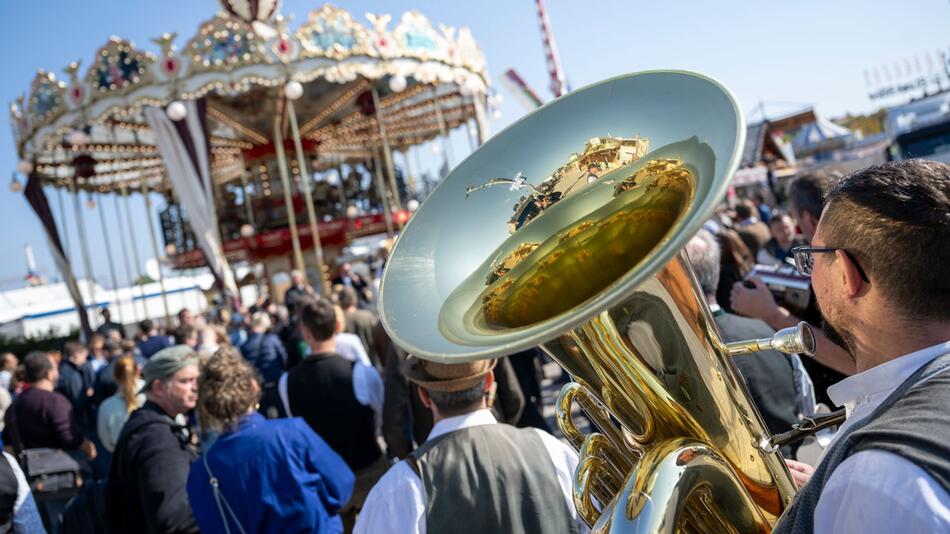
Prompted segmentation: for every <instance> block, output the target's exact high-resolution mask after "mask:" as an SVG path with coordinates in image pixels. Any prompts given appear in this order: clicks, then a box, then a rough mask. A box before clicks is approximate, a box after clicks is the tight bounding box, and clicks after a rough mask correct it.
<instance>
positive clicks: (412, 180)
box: [402, 148, 419, 196]
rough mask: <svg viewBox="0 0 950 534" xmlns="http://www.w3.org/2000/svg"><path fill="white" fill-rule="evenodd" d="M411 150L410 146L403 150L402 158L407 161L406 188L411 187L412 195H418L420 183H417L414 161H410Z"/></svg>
mask: <svg viewBox="0 0 950 534" xmlns="http://www.w3.org/2000/svg"><path fill="white" fill-rule="evenodd" d="M409 150H410V149H409V148H406V150H405V151H403V152H402V159H403V160H404V161H405V162H406V188H408V189H409V191H410V194H411V195H412V196H416V195H418V194H419V190H418V189H416V186H417V185H418V184H417V183H416V170H415V169H414V168H413V167H412V162H411V161H409Z"/></svg>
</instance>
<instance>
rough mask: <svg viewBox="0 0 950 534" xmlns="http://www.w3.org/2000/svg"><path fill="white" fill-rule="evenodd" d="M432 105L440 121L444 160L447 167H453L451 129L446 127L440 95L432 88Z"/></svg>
mask: <svg viewBox="0 0 950 534" xmlns="http://www.w3.org/2000/svg"><path fill="white" fill-rule="evenodd" d="M432 107H434V108H435V120H436V122H438V123H439V133H440V134H442V160H443V161H444V162H445V168H446V169H450V168H451V167H452V160H454V159H455V158H454V157H451V158H450V157H449V156H450V155H451V154H449V152H450V151H451V150H452V147H451V146H450V145H449V130H448V128H446V127H445V118H444V117H443V116H442V104H439V95H438V94H437V93H436V92H435V87H433V88H432Z"/></svg>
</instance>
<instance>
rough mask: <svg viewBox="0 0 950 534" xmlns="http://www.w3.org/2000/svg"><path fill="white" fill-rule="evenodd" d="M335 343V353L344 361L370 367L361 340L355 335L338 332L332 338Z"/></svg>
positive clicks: (370, 364)
mask: <svg viewBox="0 0 950 534" xmlns="http://www.w3.org/2000/svg"><path fill="white" fill-rule="evenodd" d="M333 339H334V340H335V341H336V353H337V354H339V355H340V356H343V358H344V359H346V360H349V361H351V362H360V363H362V364H363V365H367V366H369V367H372V366H373V364H372V363H371V362H370V361H369V356H368V355H367V354H366V349H365V348H364V347H363V340H361V339H360V337H359V336H357V335H356V334H350V333H348V332H340V333H339V334H337V335H336V336H335V337H334V338H333Z"/></svg>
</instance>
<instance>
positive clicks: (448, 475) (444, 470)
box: [407, 424, 578, 534]
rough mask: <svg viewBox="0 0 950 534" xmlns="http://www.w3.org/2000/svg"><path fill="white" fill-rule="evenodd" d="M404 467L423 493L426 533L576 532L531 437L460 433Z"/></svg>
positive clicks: (508, 429)
mask: <svg viewBox="0 0 950 534" xmlns="http://www.w3.org/2000/svg"><path fill="white" fill-rule="evenodd" d="M407 461H408V462H409V465H410V467H411V468H412V469H413V471H415V472H416V474H418V475H419V477H420V478H421V479H422V483H423V485H424V486H425V504H426V531H427V532H432V533H442V532H451V533H453V534H464V533H468V532H471V533H478V534H484V533H486V532H526V533H535V532H537V533H549V532H551V533H554V532H557V533H561V532H577V531H578V527H577V524H576V523H575V522H574V520H573V519H572V517H571V510H570V509H569V508H568V506H567V502H565V500H564V492H563V491H562V490H561V485H560V484H559V483H558V480H557V475H556V474H555V471H554V464H553V463H552V462H551V457H550V455H548V453H547V449H546V448H545V447H544V442H543V441H541V436H539V435H538V434H537V432H536V431H535V430H533V429H520V428H515V427H513V426H509V425H504V424H496V425H480V426H474V427H469V428H463V429H460V430H456V431H455V432H450V433H448V434H445V435H442V436H439V437H438V438H436V439H433V440H430V441H428V442H426V443H425V444H423V445H422V446H421V447H419V448H418V449H416V450H415V451H414V452H413V453H412V455H411V456H410V457H409V458H408V459H407Z"/></svg>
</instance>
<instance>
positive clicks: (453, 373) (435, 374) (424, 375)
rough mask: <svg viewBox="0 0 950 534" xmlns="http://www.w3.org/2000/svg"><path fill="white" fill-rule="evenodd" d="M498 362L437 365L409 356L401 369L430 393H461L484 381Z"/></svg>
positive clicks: (413, 381)
mask: <svg viewBox="0 0 950 534" xmlns="http://www.w3.org/2000/svg"><path fill="white" fill-rule="evenodd" d="M496 363H498V360H494V359H492V360H478V361H474V362H464V363H439V362H430V361H428V360H423V359H420V358H417V357H415V356H412V355H410V356H409V357H407V358H406V361H405V363H403V366H402V369H403V372H404V373H405V374H406V378H408V379H409V380H410V381H411V382H412V383H414V384H416V385H417V386H419V387H423V388H425V389H428V390H432V391H463V390H466V389H469V388H472V387H475V386H476V385H478V383H479V382H483V381H484V380H485V375H487V374H488V373H490V372H491V370H492V369H494V368H495V364H496Z"/></svg>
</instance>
